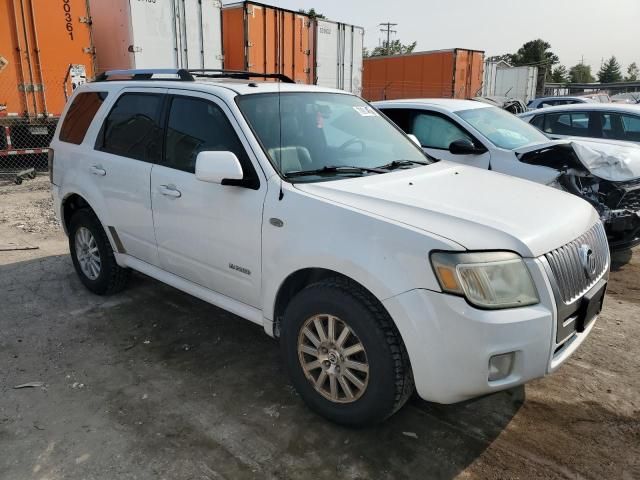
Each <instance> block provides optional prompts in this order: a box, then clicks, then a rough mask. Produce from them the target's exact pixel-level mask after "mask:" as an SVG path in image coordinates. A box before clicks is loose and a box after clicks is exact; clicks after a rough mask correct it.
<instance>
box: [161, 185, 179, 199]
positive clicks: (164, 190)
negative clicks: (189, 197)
mask: <svg viewBox="0 0 640 480" xmlns="http://www.w3.org/2000/svg"><path fill="white" fill-rule="evenodd" d="M159 190H160V193H161V194H162V195H164V196H165V197H171V198H180V197H181V196H182V192H180V190H178V189H177V188H176V187H175V185H160V188H159Z"/></svg>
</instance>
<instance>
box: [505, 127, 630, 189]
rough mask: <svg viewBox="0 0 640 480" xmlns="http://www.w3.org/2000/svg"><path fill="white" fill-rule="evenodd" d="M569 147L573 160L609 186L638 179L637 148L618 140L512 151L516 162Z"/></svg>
mask: <svg viewBox="0 0 640 480" xmlns="http://www.w3.org/2000/svg"><path fill="white" fill-rule="evenodd" d="M566 146H571V148H572V149H573V151H574V152H575V154H576V157H577V158H578V160H579V161H580V163H581V164H582V166H583V167H584V168H586V169H587V170H588V171H589V172H590V173H592V174H593V175H595V176H596V177H599V178H602V179H604V180H609V181H613V182H624V181H629V180H634V179H636V178H640V145H636V144H634V143H631V142H622V141H618V140H600V139H576V138H571V139H567V140H552V141H549V142H545V143H538V144H533V145H526V146H524V147H522V148H519V149H516V150H515V153H516V155H517V156H518V158H523V157H525V156H526V157H527V158H528V160H527V161H528V162H529V163H535V161H533V160H531V158H532V157H533V156H534V155H535V154H536V153H537V152H541V151H543V150H549V149H552V148H566Z"/></svg>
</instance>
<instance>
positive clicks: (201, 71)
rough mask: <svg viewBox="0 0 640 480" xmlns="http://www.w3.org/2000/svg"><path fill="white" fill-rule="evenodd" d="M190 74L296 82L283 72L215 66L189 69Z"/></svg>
mask: <svg viewBox="0 0 640 480" xmlns="http://www.w3.org/2000/svg"><path fill="white" fill-rule="evenodd" d="M187 72H189V73H190V74H192V75H194V76H196V77H206V78H238V79H242V80H249V79H250V78H272V79H275V80H280V81H281V82H282V83H295V82H294V81H293V80H292V79H291V78H290V77H288V76H287V75H284V74H282V73H258V72H248V71H246V70H224V69H214V68H197V69H191V68H190V69H189V70H187Z"/></svg>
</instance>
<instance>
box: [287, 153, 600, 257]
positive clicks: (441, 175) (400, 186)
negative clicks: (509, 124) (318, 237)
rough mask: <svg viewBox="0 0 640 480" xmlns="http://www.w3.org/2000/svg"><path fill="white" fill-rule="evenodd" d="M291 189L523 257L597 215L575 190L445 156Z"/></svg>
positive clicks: (569, 235) (570, 236)
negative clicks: (421, 163)
mask: <svg viewBox="0 0 640 480" xmlns="http://www.w3.org/2000/svg"><path fill="white" fill-rule="evenodd" d="M295 187H296V188H297V189H299V190H302V191H304V192H306V193H308V194H311V195H315V196H317V197H321V198H323V199H327V200H329V201H332V202H335V203H340V204H343V205H346V206H349V207H351V208H356V209H359V210H361V211H364V212H368V213H372V214H375V215H378V216H381V217H385V218H387V219H389V220H392V221H395V222H400V223H403V224H406V225H409V226H411V227H414V228H417V229H421V230H423V231H425V232H429V233H432V234H435V235H438V236H441V237H446V238H448V239H449V240H452V241H454V242H456V243H458V244H460V245H461V246H463V247H464V248H466V249H468V250H511V251H515V252H518V253H519V254H520V255H522V256H524V257H537V256H540V255H542V254H544V253H546V252H548V251H550V250H553V249H555V248H557V247H559V246H561V245H564V244H565V243H568V242H569V241H571V240H574V239H575V238H577V237H578V236H579V235H581V234H582V233H584V232H585V231H586V230H587V229H588V228H589V227H591V226H592V225H593V224H594V223H595V222H596V221H597V220H598V215H597V213H596V211H595V210H594V209H593V208H592V207H591V206H590V205H589V204H588V203H587V202H585V201H584V200H581V199H580V198H578V197H576V196H574V195H571V194H568V193H565V192H562V191H559V190H556V189H552V188H549V187H545V186H542V185H538V184H536V183H533V182H529V181H527V180H521V179H517V178H514V177H508V176H506V175H502V174H499V173H495V172H490V171H486V170H482V169H479V168H474V167H467V166H463V165H460V164H457V163H451V162H448V161H441V162H438V163H435V164H432V165H428V166H424V167H417V168H413V169H410V170H401V171H396V172H392V173H386V174H380V175H369V176H365V177H359V178H353V179H344V180H336V181H330V182H320V183H306V184H305V183H297V184H295Z"/></svg>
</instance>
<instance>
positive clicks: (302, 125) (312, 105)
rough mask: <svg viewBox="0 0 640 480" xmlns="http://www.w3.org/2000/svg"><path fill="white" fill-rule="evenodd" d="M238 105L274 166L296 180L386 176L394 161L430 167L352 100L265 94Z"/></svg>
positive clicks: (305, 94)
mask: <svg viewBox="0 0 640 480" xmlns="http://www.w3.org/2000/svg"><path fill="white" fill-rule="evenodd" d="M279 96H280V98H278V97H279ZM237 103H238V107H239V108H240V110H241V111H242V113H243V115H244V116H245V118H246V120H247V122H249V124H250V125H251V127H252V128H253V131H254V132H255V134H256V136H257V137H258V139H259V140H260V142H261V143H262V146H263V148H264V150H265V152H266V153H267V155H268V156H269V158H270V160H271V163H272V164H273V166H274V167H275V168H276V169H277V170H278V171H279V172H280V174H281V175H282V176H284V177H289V178H294V177H295V178H296V181H304V182H310V181H311V182H312V181H319V180H326V179H327V178H328V177H330V178H329V179H334V178H335V177H337V176H340V177H344V178H346V177H349V176H361V175H371V174H380V173H386V172H387V171H389V170H390V169H388V170H380V169H379V168H378V167H383V166H388V165H389V164H390V163H391V162H393V161H394V160H395V161H401V160H402V161H404V162H403V167H404V168H411V167H413V166H419V164H424V163H430V161H429V159H428V157H427V156H426V155H425V154H424V153H423V152H422V150H421V149H420V148H419V147H418V146H417V145H415V144H414V143H413V142H412V141H411V140H409V139H408V138H407V137H405V136H404V135H403V134H402V133H401V132H400V131H399V130H398V129H397V128H396V127H395V126H394V125H393V124H391V123H390V122H389V121H388V120H387V119H386V118H384V117H382V116H380V114H379V113H378V112H377V111H376V110H375V109H373V108H372V107H371V106H369V105H368V104H366V103H365V102H364V101H362V100H361V99H360V98H358V97H356V96H353V95H346V94H339V93H316V92H293V93H292V92H285V93H281V94H278V93H262V94H251V95H243V96H240V97H238V99H237ZM279 112H280V114H281V117H280V116H279ZM412 162H415V163H412ZM335 167H353V168H349V169H347V168H337V169H336V168H335ZM371 169H374V170H371ZM314 171H318V173H317V174H316V175H312V174H311V172H314ZM296 172H307V174H306V175H296Z"/></svg>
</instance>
